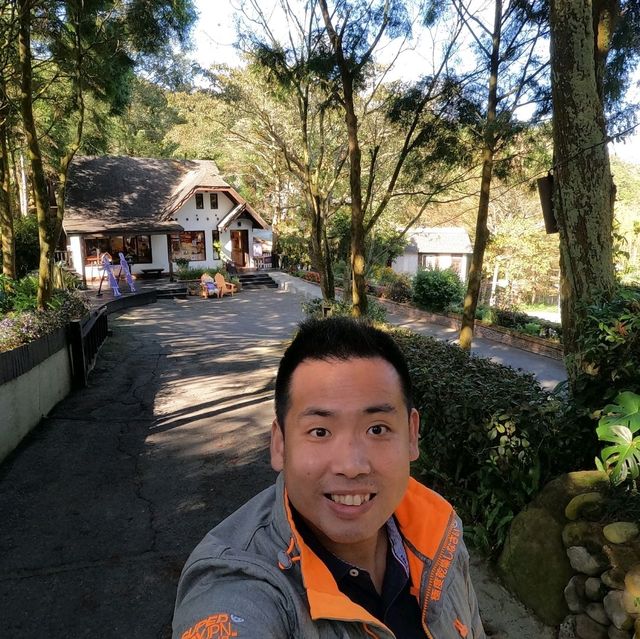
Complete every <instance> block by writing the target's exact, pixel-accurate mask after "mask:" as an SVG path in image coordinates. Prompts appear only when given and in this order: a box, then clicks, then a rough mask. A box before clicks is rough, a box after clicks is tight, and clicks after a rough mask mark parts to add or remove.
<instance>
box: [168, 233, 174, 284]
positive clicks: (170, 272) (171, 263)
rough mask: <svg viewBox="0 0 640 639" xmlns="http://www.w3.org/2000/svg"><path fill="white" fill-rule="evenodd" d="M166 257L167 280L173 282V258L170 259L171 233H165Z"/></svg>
mask: <svg viewBox="0 0 640 639" xmlns="http://www.w3.org/2000/svg"><path fill="white" fill-rule="evenodd" d="M167 257H168V258H169V281H170V282H173V260H172V259H171V233H167Z"/></svg>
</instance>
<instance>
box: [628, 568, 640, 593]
mask: <svg viewBox="0 0 640 639" xmlns="http://www.w3.org/2000/svg"><path fill="white" fill-rule="evenodd" d="M624 587H625V590H627V591H628V592H630V593H631V594H632V595H633V596H634V597H640V563H638V564H636V565H635V566H632V567H631V568H630V569H629V572H628V573H627V574H626V576H625V578H624Z"/></svg>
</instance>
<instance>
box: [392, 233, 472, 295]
mask: <svg viewBox="0 0 640 639" xmlns="http://www.w3.org/2000/svg"><path fill="white" fill-rule="evenodd" d="M472 254H473V246H472V245H471V240H470V239H469V234H468V233H467V232H466V231H465V229H463V228H462V227H442V228H437V227H436V228H416V229H414V230H413V232H412V234H411V235H410V236H409V244H408V245H407V247H406V248H405V250H404V253H403V254H402V255H399V256H398V257H397V258H396V259H395V260H394V261H393V264H392V265H391V268H393V270H394V271H396V273H408V274H409V275H415V273H417V272H418V269H421V268H424V269H427V268H438V269H440V270H443V269H447V268H450V269H453V270H454V271H455V272H456V273H457V274H458V275H459V276H460V279H461V280H462V282H463V283H464V282H466V279H467V274H468V272H469V267H470V266H471V255H472Z"/></svg>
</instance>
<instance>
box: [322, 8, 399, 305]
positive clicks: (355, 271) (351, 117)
mask: <svg viewBox="0 0 640 639" xmlns="http://www.w3.org/2000/svg"><path fill="white" fill-rule="evenodd" d="M320 9H321V11H322V17H323V20H324V23H325V26H326V27H327V32H328V34H329V38H330V40H331V46H332V48H333V52H334V54H335V56H336V63H337V67H338V69H339V71H340V80H341V84H342V92H343V96H342V97H343V105H342V106H343V108H344V111H345V123H346V125H347V138H348V141H349V190H350V193H351V257H350V267H351V288H352V291H351V301H352V304H353V315H355V316H356V317H360V316H362V315H366V313H367V287H366V282H365V277H364V273H365V254H364V253H365V251H364V239H365V230H364V209H363V207H362V152H361V150H360V142H359V140H358V117H357V115H356V109H355V103H354V95H353V82H354V76H355V72H354V69H353V68H352V64H353V61H352V60H347V59H346V58H345V53H344V50H343V48H342V36H341V35H340V34H338V33H337V32H336V30H335V29H334V27H333V24H332V22H331V15H330V13H329V8H328V5H327V2H326V0H320ZM387 11H388V5H386V6H385V19H384V21H383V23H382V26H381V28H380V30H379V32H378V35H377V36H376V42H378V41H379V39H380V37H381V36H382V33H383V32H384V29H385V27H386V24H387V18H386V14H387ZM372 51H373V47H371V48H370V49H369V52H368V53H367V54H366V56H365V57H367V59H368V57H369V56H370V55H371V52H372ZM365 62H366V60H362V61H361V62H360V64H361V65H362V64H364V63H365Z"/></svg>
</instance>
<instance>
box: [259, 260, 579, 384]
mask: <svg viewBox="0 0 640 639" xmlns="http://www.w3.org/2000/svg"><path fill="white" fill-rule="evenodd" d="M272 276H273V277H274V278H275V279H277V280H278V282H279V284H280V286H281V287H283V288H284V289H285V290H290V291H293V292H295V293H297V294H298V295H301V296H302V297H305V298H314V297H321V293H320V287H319V286H317V285H316V284H313V283H311V282H306V281H304V280H301V279H299V278H297V277H292V276H290V275H287V274H286V273H279V272H277V273H273V275H272ZM387 320H388V321H389V322H390V323H391V324H396V325H397V326H403V327H405V328H409V329H411V330H413V331H415V332H417V333H422V334H423V335H430V336H431V337H435V338H436V339H439V340H442V341H446V342H452V343H456V341H457V339H458V330H457V329H453V328H449V327H447V326H439V325H438V324H430V323H428V322H426V321H424V320H419V319H413V318H410V317H407V316H403V315H401V314H399V313H388V314H387ZM471 352H472V353H474V354H475V355H479V356H480V357H487V358H489V359H491V360H493V361H494V362H497V363H498V364H504V365H505V366H511V367H513V368H516V369H520V370H523V371H528V372H530V373H533V374H534V375H535V376H536V379H537V380H538V381H539V382H540V384H541V385H542V386H543V387H544V388H546V389H547V390H553V389H554V388H555V387H556V386H557V385H558V384H559V383H560V382H561V381H564V380H565V379H566V378H567V370H566V368H565V366H564V363H563V362H561V361H558V360H555V359H552V358H550V357H545V356H544V355H537V354H535V353H529V352H528V351H524V350H522V349H519V348H513V347H511V346H507V345H506V344H501V343H500V342H494V341H493V340H490V339H485V338H482V337H474V338H473V343H472V349H471Z"/></svg>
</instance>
